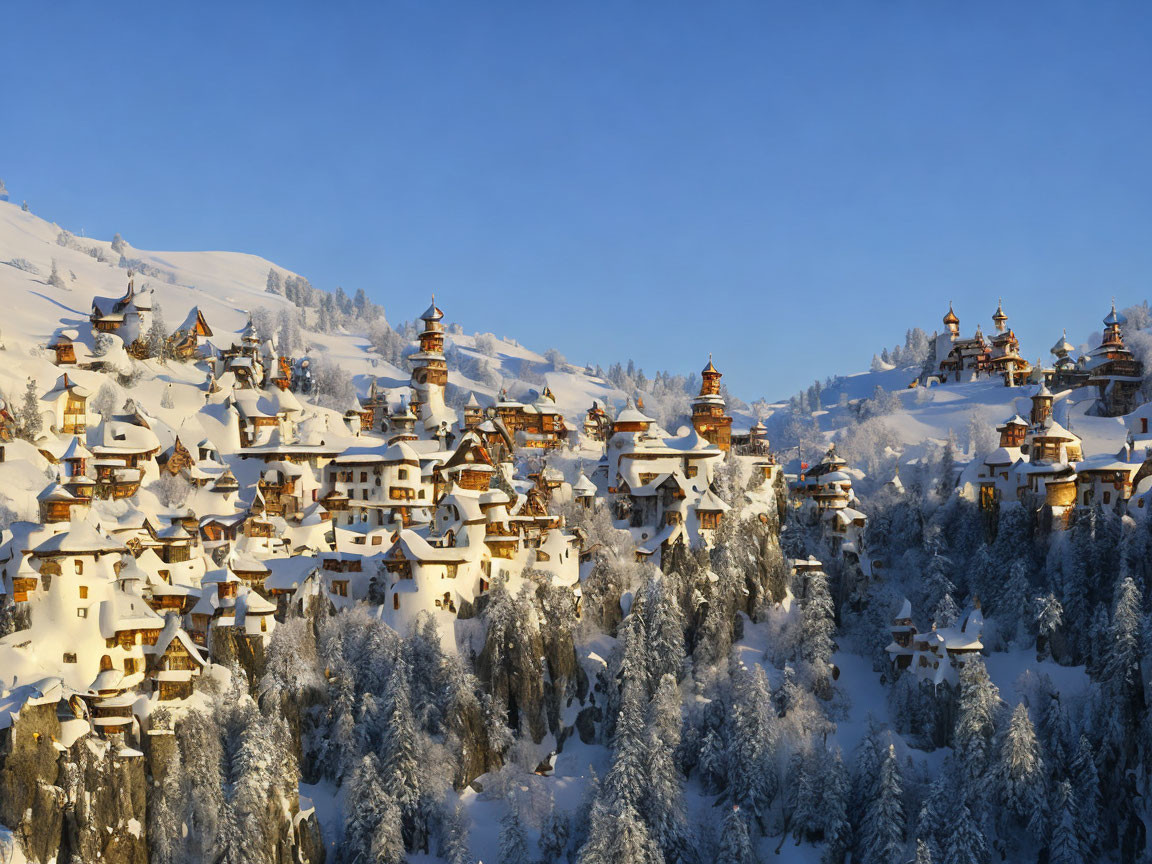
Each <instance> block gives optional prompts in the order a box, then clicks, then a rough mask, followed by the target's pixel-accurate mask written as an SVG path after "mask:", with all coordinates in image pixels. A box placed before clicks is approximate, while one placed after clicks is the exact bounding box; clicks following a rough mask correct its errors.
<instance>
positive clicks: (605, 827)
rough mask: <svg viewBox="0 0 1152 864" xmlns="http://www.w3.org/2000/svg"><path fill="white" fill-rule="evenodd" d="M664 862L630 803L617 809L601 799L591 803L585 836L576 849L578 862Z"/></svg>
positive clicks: (657, 847) (617, 863)
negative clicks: (586, 834) (584, 839)
mask: <svg viewBox="0 0 1152 864" xmlns="http://www.w3.org/2000/svg"><path fill="white" fill-rule="evenodd" d="M622 861H628V862H630V864H632V862H635V864H664V856H663V854H662V853H661V852H660V847H659V846H657V845H656V842H655V841H654V840H653V839H652V838H651V837H650V836H649V835H648V829H647V828H646V827H645V825H644V820H643V819H641V818H640V815H639V814H638V813H637V812H636V810H635V808H633V807H632V806H631V805H625V806H624V807H623V808H621V809H620V810H619V811H613V810H611V809H609V808H608V807H607V806H605V804H604V802H603V801H597V802H596V803H595V804H593V805H592V813H591V815H590V817H589V827H588V840H587V842H585V843H584V846H583V848H581V850H580V856H579V858H577V862H578V864H620V862H622Z"/></svg>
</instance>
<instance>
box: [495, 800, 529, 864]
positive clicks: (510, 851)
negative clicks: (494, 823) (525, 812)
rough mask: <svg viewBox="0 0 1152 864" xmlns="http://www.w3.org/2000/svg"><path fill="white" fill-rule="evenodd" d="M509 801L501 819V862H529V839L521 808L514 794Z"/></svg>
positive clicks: (520, 863) (514, 863)
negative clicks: (521, 821) (521, 820)
mask: <svg viewBox="0 0 1152 864" xmlns="http://www.w3.org/2000/svg"><path fill="white" fill-rule="evenodd" d="M507 803H508V808H507V810H505V811H504V815H503V817H501V819H500V864H528V841H527V840H526V839H525V837H524V826H523V825H521V824H520V808H519V807H518V806H517V805H516V801H515V798H514V797H513V796H512V795H509V796H508V802H507Z"/></svg>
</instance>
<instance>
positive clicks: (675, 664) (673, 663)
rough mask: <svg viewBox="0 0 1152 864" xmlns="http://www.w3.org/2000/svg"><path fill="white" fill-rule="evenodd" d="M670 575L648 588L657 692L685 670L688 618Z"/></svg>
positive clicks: (652, 683)
mask: <svg viewBox="0 0 1152 864" xmlns="http://www.w3.org/2000/svg"><path fill="white" fill-rule="evenodd" d="M669 578H670V577H667V576H660V577H653V578H651V579H649V580H648V584H647V586H646V587H645V595H646V596H645V602H644V611H645V613H646V618H647V621H646V625H647V632H648V645H647V649H648V651H647V653H648V687H649V692H652V691H654V690H655V689H656V687H657V685H658V684H659V683H660V680H661V679H662V678H663V677H664V676H665V675H669V674H670V675H672V676H673V677H674V678H675V679H676V680H677V681H679V680H680V676H681V675H682V674H683V667H684V616H683V613H682V612H681V610H680V604H679V603H678V602H677V600H676V597H675V596H674V594H673V592H672V591H671V590H670V587H669Z"/></svg>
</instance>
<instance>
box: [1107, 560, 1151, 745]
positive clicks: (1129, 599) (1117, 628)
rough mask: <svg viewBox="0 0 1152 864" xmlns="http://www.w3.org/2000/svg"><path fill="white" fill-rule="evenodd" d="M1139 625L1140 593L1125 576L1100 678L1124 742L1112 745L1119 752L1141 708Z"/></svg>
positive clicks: (1126, 742)
mask: <svg viewBox="0 0 1152 864" xmlns="http://www.w3.org/2000/svg"><path fill="white" fill-rule="evenodd" d="M1142 624H1143V615H1142V613H1141V601H1140V589H1138V588H1137V587H1136V583H1135V582H1134V581H1133V580H1132V577H1131V576H1128V577H1126V578H1125V579H1124V580H1123V581H1122V582H1121V583H1120V585H1119V586H1118V587H1117V589H1116V598H1115V601H1114V603H1113V606H1112V626H1111V630H1110V633H1109V640H1108V653H1107V658H1108V659H1107V664H1106V666H1105V677H1104V681H1105V682H1106V684H1107V687H1108V690H1109V695H1110V696H1111V697H1112V700H1113V706H1114V708H1115V710H1116V714H1117V717H1118V719H1119V721H1120V728H1121V729H1122V730H1123V732H1124V733H1125V736H1126V738H1128V741H1125V742H1121V741H1117V742H1114V743H1115V746H1116V747H1117V749H1118V750H1120V751H1121V752H1123V751H1124V750H1125V749H1126V747H1127V744H1128V743H1130V740H1131V736H1132V733H1133V732H1135V729H1136V726H1137V723H1138V721H1139V717H1140V714H1141V712H1142V710H1143V708H1144V685H1143V681H1142V679H1141V676H1140V662H1141V659H1142V651H1141V626H1142Z"/></svg>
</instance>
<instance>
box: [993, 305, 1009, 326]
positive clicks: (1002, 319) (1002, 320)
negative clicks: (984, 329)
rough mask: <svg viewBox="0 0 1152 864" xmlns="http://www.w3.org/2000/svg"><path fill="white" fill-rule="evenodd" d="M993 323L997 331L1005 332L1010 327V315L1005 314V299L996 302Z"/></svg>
mask: <svg viewBox="0 0 1152 864" xmlns="http://www.w3.org/2000/svg"><path fill="white" fill-rule="evenodd" d="M992 324H993V325H994V326H995V327H996V332H997V333H1003V332H1004V331H1005V330H1006V329H1007V328H1008V316H1007V315H1005V314H1004V300H1003V298H1001V300H1000V301H999V302H997V304H996V311H995V312H994V313H993V315H992Z"/></svg>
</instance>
